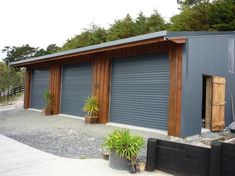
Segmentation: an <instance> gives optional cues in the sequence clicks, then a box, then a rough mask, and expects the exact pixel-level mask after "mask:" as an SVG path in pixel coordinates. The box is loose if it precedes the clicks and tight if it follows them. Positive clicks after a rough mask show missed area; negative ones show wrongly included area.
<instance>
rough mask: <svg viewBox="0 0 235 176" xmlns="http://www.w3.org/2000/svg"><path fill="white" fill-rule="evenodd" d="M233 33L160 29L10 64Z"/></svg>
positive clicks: (232, 33)
mask: <svg viewBox="0 0 235 176" xmlns="http://www.w3.org/2000/svg"><path fill="white" fill-rule="evenodd" d="M234 34H235V32H234V31H233V32H232V31H231V32H169V31H160V32H154V33H149V34H144V35H139V36H135V37H130V38H125V39H120V40H115V41H110V42H106V43H101V44H96V45H91V46H86V47H82V48H77V49H72V50H68V51H63V52H58V53H54V54H48V55H44V56H39V57H33V58H29V59H25V60H19V61H15V62H11V63H10V65H11V66H14V65H18V64H26V63H29V62H34V61H39V60H49V59H50V58H55V57H59V56H65V55H70V54H75V53H80V52H84V51H91V50H95V49H101V48H107V47H111V46H116V45H121V44H127V43H132V42H138V41H143V40H148V39H153V38H158V37H164V38H173V37H189V36H201V35H234Z"/></svg>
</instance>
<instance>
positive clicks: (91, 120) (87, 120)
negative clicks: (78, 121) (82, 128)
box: [85, 116, 98, 123]
mask: <svg viewBox="0 0 235 176" xmlns="http://www.w3.org/2000/svg"><path fill="white" fill-rule="evenodd" d="M97 119H98V118H97V116H85V123H97V121H98V120H97Z"/></svg>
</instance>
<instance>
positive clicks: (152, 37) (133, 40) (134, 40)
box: [10, 31, 186, 67]
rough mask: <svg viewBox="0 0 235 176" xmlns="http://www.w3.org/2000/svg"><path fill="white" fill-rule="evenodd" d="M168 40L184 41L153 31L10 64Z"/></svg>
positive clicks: (69, 56) (183, 41) (165, 33)
mask: <svg viewBox="0 0 235 176" xmlns="http://www.w3.org/2000/svg"><path fill="white" fill-rule="evenodd" d="M166 41H170V42H173V43H176V44H183V43H185V42H186V38H184V37H167V31H161V32H155V33H150V34H145V35H140V36H136V37H130V38H126V39H120V40H115V41H111V42H106V43H101V44H96V45H91V46H87V47H82V48H78V49H73V50H68V51H63V52H58V53H54V54H49V55H44V56H39V57H34V58H29V59H25V60H19V61H15V62H11V63H10V66H13V67H25V66H28V65H31V64H36V63H42V62H48V61H54V60H59V59H66V58H71V57H76V56H81V55H87V54H94V53H98V52H104V51H110V50H115V49H121V48H127V47H132V46H140V45H145V44H151V43H158V42H166Z"/></svg>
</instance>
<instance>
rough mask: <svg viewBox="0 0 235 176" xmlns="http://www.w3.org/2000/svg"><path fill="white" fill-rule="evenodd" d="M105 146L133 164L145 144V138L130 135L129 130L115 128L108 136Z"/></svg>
mask: <svg viewBox="0 0 235 176" xmlns="http://www.w3.org/2000/svg"><path fill="white" fill-rule="evenodd" d="M103 146H104V147H106V148H108V149H109V150H110V151H115V152H116V153H117V154H118V155H119V156H121V157H124V158H126V159H127V160H130V161H131V162H132V164H133V162H134V161H135V159H136V157H137V156H138V155H139V153H140V150H141V149H142V148H143V146H144V139H143V137H141V136H136V135H130V133H129V130H115V131H113V132H112V133H111V134H109V135H108V136H107V138H106V139H105V142H104V144H103Z"/></svg>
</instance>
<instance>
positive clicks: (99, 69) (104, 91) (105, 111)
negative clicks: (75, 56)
mask: <svg viewBox="0 0 235 176" xmlns="http://www.w3.org/2000/svg"><path fill="white" fill-rule="evenodd" d="M109 84H110V59H109V58H108V57H107V55H106V54H103V55H98V56H97V58H96V59H95V61H94V62H93V91H92V92H93V95H94V96H96V97H98V99H99V104H100V113H99V122H100V123H107V122H108V116H109V89H110V85H109Z"/></svg>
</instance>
